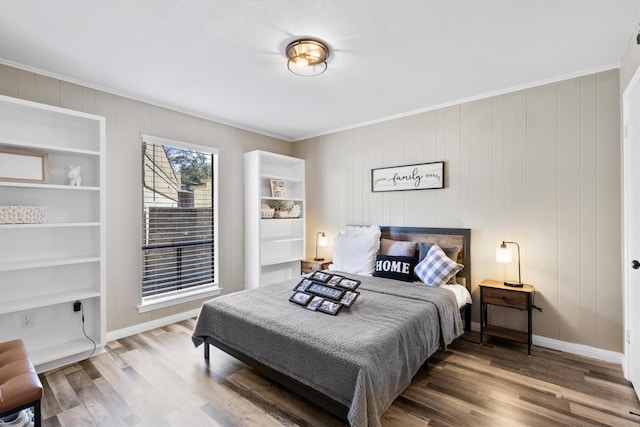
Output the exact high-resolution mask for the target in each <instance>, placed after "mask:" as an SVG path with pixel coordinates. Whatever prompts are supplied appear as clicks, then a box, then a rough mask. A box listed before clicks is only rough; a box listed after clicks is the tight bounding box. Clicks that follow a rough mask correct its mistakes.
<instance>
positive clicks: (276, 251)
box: [244, 151, 305, 288]
mask: <svg viewBox="0 0 640 427" xmlns="http://www.w3.org/2000/svg"><path fill="white" fill-rule="evenodd" d="M304 168H305V163H304V160H303V159H298V158H295V157H289V156H284V155H281V154H275V153H268V152H265V151H251V152H249V153H245V155H244V186H245V191H244V197H245V199H244V200H245V204H244V205H245V228H244V237H245V245H244V247H245V275H244V277H245V288H255V287H258V286H262V285H266V284H269V283H273V282H276V281H279V280H284V279H287V278H289V277H293V276H295V275H297V274H300V265H299V263H298V261H300V260H301V259H303V258H304V250H305V212H304V210H305V196H304V187H305V185H304V180H305V172H304ZM272 179H277V180H282V181H285V184H286V190H287V197H272V196H271V194H272V193H271V185H270V182H269V180H272ZM275 201H286V202H292V204H293V203H295V204H296V205H297V206H299V207H300V209H301V211H302V212H301V214H300V216H299V217H298V218H261V215H260V207H261V205H262V204H272V202H275Z"/></svg>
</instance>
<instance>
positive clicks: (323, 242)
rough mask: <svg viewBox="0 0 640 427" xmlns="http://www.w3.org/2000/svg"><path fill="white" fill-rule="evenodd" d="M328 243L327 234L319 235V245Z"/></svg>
mask: <svg viewBox="0 0 640 427" xmlns="http://www.w3.org/2000/svg"><path fill="white" fill-rule="evenodd" d="M328 243H329V240H328V239H327V236H322V235H320V236H318V246H327V244H328Z"/></svg>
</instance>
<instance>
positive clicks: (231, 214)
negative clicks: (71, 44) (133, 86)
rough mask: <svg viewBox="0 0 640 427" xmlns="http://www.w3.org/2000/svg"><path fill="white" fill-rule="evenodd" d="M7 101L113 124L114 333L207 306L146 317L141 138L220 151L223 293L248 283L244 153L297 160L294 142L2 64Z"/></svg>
mask: <svg viewBox="0 0 640 427" xmlns="http://www.w3.org/2000/svg"><path fill="white" fill-rule="evenodd" d="M0 94H2V95H7V96H13V97H17V98H22V99H28V100H31V101H36V102H41V103H44V104H50V105H56V106H60V107H65V108H69V109H72V110H78V111H83V112H87V113H92V114H98V115H101V116H104V117H106V124H107V225H106V226H107V234H108V241H107V331H114V330H119V329H123V328H127V327H130V326H134V325H138V324H141V323H145V322H150V321H153V320H154V319H159V318H163V317H167V316H170V315H173V314H176V313H181V312H184V311H188V310H191V309H195V308H198V307H200V305H201V303H202V301H201V300H200V301H194V302H191V303H185V304H180V305H177V306H173V307H170V308H166V309H160V310H154V311H152V312H148V313H144V314H139V313H138V310H137V308H136V307H137V305H138V304H139V303H140V239H141V237H140V236H141V213H140V212H141V197H142V192H141V188H140V185H141V182H142V180H141V176H142V175H141V174H142V172H141V158H140V156H141V149H140V135H141V134H148V135H154V136H159V137H163V138H171V139H176V140H179V141H185V142H189V143H193V144H200V145H204V146H210V147H215V148H218V150H219V155H220V157H219V160H220V161H219V167H220V169H219V175H218V176H219V180H220V185H219V191H220V194H219V199H218V202H219V207H220V211H219V216H218V220H219V222H220V226H219V233H220V235H219V246H218V248H219V255H218V256H219V268H220V272H219V279H220V285H221V286H222V287H223V288H224V290H223V293H229V292H233V291H237V290H240V289H242V288H243V283H244V279H243V277H244V263H243V258H244V246H243V245H244V244H243V239H244V237H243V215H242V212H244V208H243V198H242V193H243V161H244V157H243V154H244V152H246V151H251V150H256V149H261V150H266V151H272V152H276V153H281V154H286V155H290V154H291V151H292V145H291V143H290V142H285V141H281V140H277V139H274V138H269V137H266V136H263V135H258V134H255V133H251V132H247V131H243V130H240V129H237V128H233V127H230V126H225V125H221V124H219V123H215V122H212V121H209V120H204V119H200V118H196V117H192V116H188V115H186V114H181V113H178V112H175V111H171V110H168V109H166V108H160V107H156V106H152V105H150V104H146V103H144V102H138V101H134V100H131V99H127V98H123V97H121V96H116V95H112V94H109V93H105V92H101V91H97V90H94V89H90V88H87V87H82V86H78V85H75V84H71V83H67V82H64V81H61V80H57V79H52V78H49V77H45V76H42V75H39V74H34V73H31V72H28V71H24V70H18V69H16V68H12V67H8V66H4V65H0Z"/></svg>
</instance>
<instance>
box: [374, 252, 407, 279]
mask: <svg viewBox="0 0 640 427" xmlns="http://www.w3.org/2000/svg"><path fill="white" fill-rule="evenodd" d="M415 265H416V257H414V256H390V255H380V254H379V255H378V256H377V257H376V271H375V272H374V273H373V275H374V276H375V277H386V278H387V279H395V280H403V281H405V282H413V269H414V267H415Z"/></svg>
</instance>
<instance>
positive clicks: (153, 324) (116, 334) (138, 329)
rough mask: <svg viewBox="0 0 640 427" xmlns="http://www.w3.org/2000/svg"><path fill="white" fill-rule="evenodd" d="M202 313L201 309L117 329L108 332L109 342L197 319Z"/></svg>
mask: <svg viewBox="0 0 640 427" xmlns="http://www.w3.org/2000/svg"><path fill="white" fill-rule="evenodd" d="M198 313H200V309H199V308H195V309H193V310H189V311H184V312H182V313H178V314H173V315H171V316H167V317H162V318H160V319H155V320H152V321H150V322H145V323H139V324H137V325H133V326H129V327H127V328H122V329H116V330H115V331H109V332H107V342H109V341H113V340H119V339H120V338H125V337H130V336H131V335H135V334H140V333H142V332H146V331H149V330H151V329H155V328H161V327H163V326H167V325H170V324H172V323H176V322H181V321H183V320H186V319H190V318H192V317H196V316H197V315H198Z"/></svg>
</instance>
